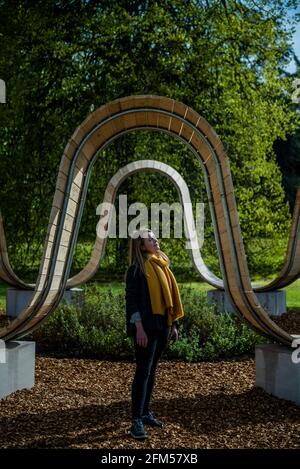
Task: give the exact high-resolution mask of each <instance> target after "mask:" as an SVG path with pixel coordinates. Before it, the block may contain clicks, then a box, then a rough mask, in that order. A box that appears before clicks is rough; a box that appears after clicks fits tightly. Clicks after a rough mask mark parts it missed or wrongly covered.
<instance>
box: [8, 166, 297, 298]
mask: <svg viewBox="0 0 300 469" xmlns="http://www.w3.org/2000/svg"><path fill="white" fill-rule="evenodd" d="M132 165H133V163H129V164H128V165H126V166H125V167H124V168H121V169H120V170H119V171H118V172H117V173H116V174H115V175H114V176H113V177H112V179H111V180H110V182H109V183H108V185H107V189H106V191H105V194H104V199H103V202H106V201H107V200H108V199H107V198H106V195H107V191H108V188H110V189H111V187H112V185H114V186H115V189H116V191H117V190H118V188H119V186H120V184H121V183H122V182H123V181H124V179H126V178H127V177H128V176H130V175H131V174H133V173H135V172H137V171H140V170H145V169H152V170H154V171H158V172H160V173H162V174H164V175H166V176H169V177H170V178H171V181H172V182H173V183H174V184H175V186H176V189H177V192H178V195H179V197H180V199H181V201H182V203H183V204H184V203H187V204H191V198H190V193H189V189H188V187H187V185H186V183H185V181H184V179H183V178H182V176H181V175H180V174H179V173H178V172H177V171H176V170H174V169H173V168H172V167H171V166H169V165H167V164H165V163H161V164H160V167H157V161H155V160H138V161H135V162H134V165H135V166H132ZM175 174H176V177H172V175H173V176H174V175H175ZM114 199H115V195H114V196H113V201H114ZM187 226H188V225H187ZM190 228H191V230H193V229H194V228H192V227H190ZM105 245H106V240H105V239H100V238H98V237H96V241H95V244H94V248H93V252H92V255H91V258H90V260H89V262H88V264H87V265H86V266H85V267H84V268H83V269H82V271H80V272H79V273H78V274H76V275H75V276H74V277H72V278H71V279H69V280H68V281H67V286H66V288H67V289H68V288H74V287H76V286H78V285H80V284H82V283H85V282H87V281H88V280H90V279H91V278H92V277H93V276H94V274H95V273H96V272H97V269H98V267H99V265H100V262H101V260H102V258H103V256H104V253H105ZM190 253H191V258H192V262H193V264H194V266H195V268H196V270H197V271H198V272H199V275H200V277H201V278H202V279H203V280H204V281H205V282H207V283H209V284H210V285H211V286H213V287H214V288H217V289H218V290H224V282H223V280H222V279H221V278H219V277H218V276H216V275H215V274H214V273H213V272H212V271H211V270H210V269H209V268H208V267H207V265H206V264H205V262H204V260H203V258H202V256H201V252H200V248H199V247H198V246H197V244H196V243H195V247H194V248H193V249H190ZM299 277H300V188H299V189H298V191H297V196H296V201H295V207H294V213H293V221H292V226H291V231H290V236H289V241H288V248H287V251H286V256H285V261H284V264H283V267H282V269H281V271H280V273H279V274H278V276H277V277H276V278H275V279H274V280H272V281H271V282H270V283H268V284H266V285H263V286H259V285H257V284H251V285H252V288H253V291H255V292H268V291H274V290H276V289H279V288H284V287H287V286H288V285H290V284H292V283H293V282H294V281H295V280H297V279H298V278H299ZM0 279H1V280H3V281H4V282H6V283H7V284H9V285H12V286H13V287H16V288H21V289H26V290H34V288H35V285H34V284H30V283H26V282H24V281H23V280H22V279H20V278H19V277H18V276H17V275H16V274H15V272H14V270H13V268H12V267H11V265H10V262H9V257H8V252H7V247H6V238H5V232H4V227H3V219H2V214H1V212H0Z"/></svg>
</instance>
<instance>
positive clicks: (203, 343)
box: [33, 285, 264, 361]
mask: <svg viewBox="0 0 300 469" xmlns="http://www.w3.org/2000/svg"><path fill="white" fill-rule="evenodd" d="M181 298H182V303H183V307H184V311H185V317H184V319H183V320H182V321H181V325H180V340H179V341H177V342H170V343H169V346H168V348H167V351H166V356H167V357H168V358H178V359H183V360H187V361H199V360H215V359H218V358H224V357H232V356H236V355H241V354H245V353H253V352H254V346H255V344H257V343H261V342H263V341H264V340H263V339H262V337H260V336H259V335H258V334H256V333H255V332H253V331H251V330H250V329H249V328H248V327H247V326H246V325H244V324H242V323H241V322H240V321H239V320H238V319H237V318H236V317H235V316H233V315H231V314H229V313H218V311H217V309H216V308H215V306H212V305H210V304H208V303H207V301H206V297H205V294H204V293H200V292H197V291H196V290H193V289H192V288H188V287H181ZM33 339H34V340H36V341H37V343H38V344H40V345H41V346H43V347H47V348H48V349H49V348H50V349H52V350H53V349H54V350H56V351H64V352H70V353H76V354H77V355H78V354H80V355H84V356H92V357H98V358H105V359H117V360H118V359H122V358H132V356H133V344H132V339H131V338H128V337H127V336H126V325H125V294H124V291H122V292H115V291H113V290H112V289H111V288H108V289H107V290H105V289H103V288H100V287H98V286H96V285H93V286H89V287H88V288H87V289H86V302H85V305H84V306H83V307H82V308H79V307H78V306H74V305H68V304H66V303H63V304H62V305H61V306H60V307H59V308H58V309H57V311H55V313H53V315H52V316H51V317H50V318H49V320H48V321H47V322H46V324H45V325H43V326H42V327H41V328H40V329H38V330H37V331H35V332H34V334H33Z"/></svg>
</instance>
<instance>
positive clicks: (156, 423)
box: [142, 412, 163, 427]
mask: <svg viewBox="0 0 300 469" xmlns="http://www.w3.org/2000/svg"><path fill="white" fill-rule="evenodd" d="M142 421H143V424H145V425H149V426H150V427H162V426H163V423H162V422H161V421H160V420H157V419H156V418H155V417H154V414H153V412H148V414H147V415H143V417H142Z"/></svg>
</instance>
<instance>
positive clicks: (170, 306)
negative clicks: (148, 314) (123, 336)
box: [145, 254, 184, 326]
mask: <svg viewBox="0 0 300 469" xmlns="http://www.w3.org/2000/svg"><path fill="white" fill-rule="evenodd" d="M145 272H146V278H147V282H148V287H149V293H150V299H151V307H152V313H153V314H162V315H165V314H166V315H167V318H168V326H171V325H172V323H173V322H174V321H176V320H177V319H180V318H182V317H183V316H184V311H183V308H182V303H181V298H180V293H179V289H178V285H177V282H176V279H175V277H174V275H173V272H172V271H171V269H170V268H169V266H168V262H167V261H166V260H165V259H163V258H162V257H158V256H156V255H155V254H150V255H149V257H148V259H147V260H146V261H145Z"/></svg>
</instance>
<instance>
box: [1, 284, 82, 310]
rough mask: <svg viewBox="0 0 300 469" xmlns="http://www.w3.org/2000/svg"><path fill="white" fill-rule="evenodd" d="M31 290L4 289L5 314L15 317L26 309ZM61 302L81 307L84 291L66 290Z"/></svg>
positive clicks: (77, 289) (80, 289) (78, 289)
mask: <svg viewBox="0 0 300 469" xmlns="http://www.w3.org/2000/svg"><path fill="white" fill-rule="evenodd" d="M33 293H34V292H33V291H32V290H18V289H17V288H7V289H6V314H7V316H11V317H17V316H18V315H19V314H20V313H21V312H22V311H23V309H25V308H27V306H28V304H29V303H30V301H31V298H32V297H33ZM63 300H64V301H66V302H67V303H70V304H75V305H79V306H82V305H83V304H84V291H83V289H82V288H70V290H66V291H65V293H64V296H63Z"/></svg>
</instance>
